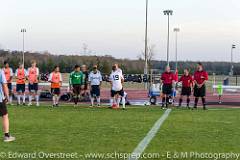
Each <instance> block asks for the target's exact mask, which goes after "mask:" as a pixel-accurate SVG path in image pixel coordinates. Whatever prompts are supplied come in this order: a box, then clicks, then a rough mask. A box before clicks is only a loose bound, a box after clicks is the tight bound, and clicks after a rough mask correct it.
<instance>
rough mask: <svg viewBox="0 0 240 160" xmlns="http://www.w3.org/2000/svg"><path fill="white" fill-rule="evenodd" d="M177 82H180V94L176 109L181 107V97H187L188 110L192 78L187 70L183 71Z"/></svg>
mask: <svg viewBox="0 0 240 160" xmlns="http://www.w3.org/2000/svg"><path fill="white" fill-rule="evenodd" d="M178 82H182V92H181V96H180V99H179V105H178V107H181V106H182V101H183V97H184V96H186V97H187V108H188V109H189V103H190V96H191V94H192V88H193V77H192V75H190V74H189V69H187V68H186V69H184V75H182V77H181V78H180V79H179V81H178Z"/></svg>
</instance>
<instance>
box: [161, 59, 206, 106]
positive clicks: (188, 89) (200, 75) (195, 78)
mask: <svg viewBox="0 0 240 160" xmlns="http://www.w3.org/2000/svg"><path fill="white" fill-rule="evenodd" d="M161 80H162V83H163V86H162V94H163V97H162V108H165V107H168V104H169V97H170V96H171V95H172V93H173V90H174V88H173V86H174V84H176V82H177V83H179V82H181V83H182V91H181V95H180V98H179V107H181V105H182V101H183V97H187V107H188V108H189V104H190V96H191V94H192V91H193V95H194V97H195V100H194V107H193V108H195V109H196V108H197V104H198V100H199V98H201V99H202V103H203V109H206V81H207V80H208V73H207V72H206V71H205V70H204V69H203V65H202V64H201V63H198V65H197V70H196V71H195V72H194V74H193V75H190V73H189V69H187V68H186V69H184V74H183V75H182V76H181V78H180V79H179V80H178V76H176V75H175V74H174V73H172V72H171V70H170V67H169V66H167V67H166V69H165V72H164V73H163V74H162V76H161Z"/></svg>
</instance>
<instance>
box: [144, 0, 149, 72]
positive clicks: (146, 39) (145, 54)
mask: <svg viewBox="0 0 240 160" xmlns="http://www.w3.org/2000/svg"><path fill="white" fill-rule="evenodd" d="M145 18H146V22H145V51H144V60H145V67H144V74H145V75H147V74H148V0H146V17H145Z"/></svg>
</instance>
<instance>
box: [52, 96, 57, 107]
mask: <svg viewBox="0 0 240 160" xmlns="http://www.w3.org/2000/svg"><path fill="white" fill-rule="evenodd" d="M52 100H53V105H56V100H55V96H53V97H52Z"/></svg>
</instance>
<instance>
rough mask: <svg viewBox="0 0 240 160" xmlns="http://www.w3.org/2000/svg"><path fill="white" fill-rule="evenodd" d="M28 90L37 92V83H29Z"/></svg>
mask: <svg viewBox="0 0 240 160" xmlns="http://www.w3.org/2000/svg"><path fill="white" fill-rule="evenodd" d="M28 90H29V92H32V91H35V92H37V91H38V83H33V84H30V83H29V84H28Z"/></svg>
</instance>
